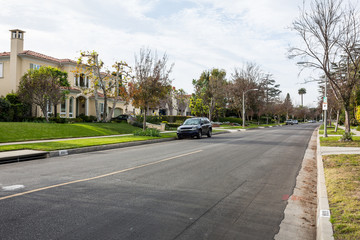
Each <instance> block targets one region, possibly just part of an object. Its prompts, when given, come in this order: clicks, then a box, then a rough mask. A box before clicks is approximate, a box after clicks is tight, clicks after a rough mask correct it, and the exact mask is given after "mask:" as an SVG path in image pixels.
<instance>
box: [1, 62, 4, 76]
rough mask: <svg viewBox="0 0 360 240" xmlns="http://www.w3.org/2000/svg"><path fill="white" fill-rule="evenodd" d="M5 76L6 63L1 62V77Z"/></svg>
mask: <svg viewBox="0 0 360 240" xmlns="http://www.w3.org/2000/svg"><path fill="white" fill-rule="evenodd" d="M2 77H4V63H0V78H2Z"/></svg>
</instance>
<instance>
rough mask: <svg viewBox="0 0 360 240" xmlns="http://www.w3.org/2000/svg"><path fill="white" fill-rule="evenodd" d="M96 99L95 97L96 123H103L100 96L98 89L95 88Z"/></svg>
mask: <svg viewBox="0 0 360 240" xmlns="http://www.w3.org/2000/svg"><path fill="white" fill-rule="evenodd" d="M94 97H95V112H96V121H97V122H101V116H100V111H99V95H98V91H97V87H95V88H94Z"/></svg>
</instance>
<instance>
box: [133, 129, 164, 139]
mask: <svg viewBox="0 0 360 240" xmlns="http://www.w3.org/2000/svg"><path fill="white" fill-rule="evenodd" d="M134 136H149V137H160V131H159V130H157V129H155V128H147V129H145V131H144V130H142V129H139V130H136V131H135V132H134Z"/></svg>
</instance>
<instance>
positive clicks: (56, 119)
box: [49, 116, 68, 123]
mask: <svg viewBox="0 0 360 240" xmlns="http://www.w3.org/2000/svg"><path fill="white" fill-rule="evenodd" d="M49 121H50V122H54V123H67V122H68V119H67V118H61V117H59V116H57V117H51V118H49Z"/></svg>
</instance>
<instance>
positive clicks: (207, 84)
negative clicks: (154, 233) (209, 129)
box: [193, 68, 227, 120]
mask: <svg viewBox="0 0 360 240" xmlns="http://www.w3.org/2000/svg"><path fill="white" fill-rule="evenodd" d="M225 77H226V72H225V70H219V69H217V68H213V69H212V70H211V71H210V70H207V71H204V72H202V74H201V76H200V78H199V79H197V80H196V79H194V80H193V85H194V88H195V94H196V97H197V98H201V99H202V100H203V101H202V102H203V104H205V105H207V106H208V110H209V112H208V118H209V119H210V120H212V118H213V117H214V116H219V115H220V113H221V112H222V111H223V110H224V109H225V105H226V101H225V100H226V85H227V81H226V79H225Z"/></svg>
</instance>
